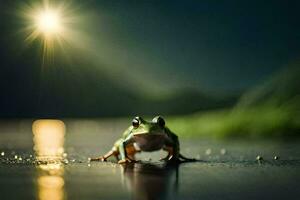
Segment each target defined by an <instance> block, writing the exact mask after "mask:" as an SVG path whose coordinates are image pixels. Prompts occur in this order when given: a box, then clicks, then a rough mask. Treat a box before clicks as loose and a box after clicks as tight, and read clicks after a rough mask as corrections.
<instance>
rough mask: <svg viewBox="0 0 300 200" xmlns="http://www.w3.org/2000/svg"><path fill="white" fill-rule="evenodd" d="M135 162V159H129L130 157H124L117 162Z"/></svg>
mask: <svg viewBox="0 0 300 200" xmlns="http://www.w3.org/2000/svg"><path fill="white" fill-rule="evenodd" d="M135 162H137V161H136V160H133V159H130V158H125V159H122V160H119V161H118V164H126V163H135Z"/></svg>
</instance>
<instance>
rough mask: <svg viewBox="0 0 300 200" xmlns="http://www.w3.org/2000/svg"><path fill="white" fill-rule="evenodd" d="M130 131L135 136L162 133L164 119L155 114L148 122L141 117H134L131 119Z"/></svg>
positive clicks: (163, 130) (163, 131)
mask: <svg viewBox="0 0 300 200" xmlns="http://www.w3.org/2000/svg"><path fill="white" fill-rule="evenodd" d="M131 132H132V133H133V135H135V136H141V135H148V134H151V135H162V134H164V133H165V120H164V119H163V118H162V117H161V116H156V117H154V118H153V119H152V121H151V122H148V121H146V120H144V119H143V118H141V117H135V118H133V120H132V130H131Z"/></svg>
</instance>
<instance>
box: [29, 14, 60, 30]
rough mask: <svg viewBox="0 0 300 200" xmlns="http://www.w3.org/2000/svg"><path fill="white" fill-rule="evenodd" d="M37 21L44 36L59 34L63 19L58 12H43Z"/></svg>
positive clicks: (37, 17)
mask: <svg viewBox="0 0 300 200" xmlns="http://www.w3.org/2000/svg"><path fill="white" fill-rule="evenodd" d="M35 20H36V21H35V23H36V27H37V29H38V31H40V32H43V33H44V34H57V33H59V32H60V30H61V18H60V15H59V13H58V12H57V11H53V10H45V11H42V12H40V13H39V14H38V15H37V16H36V19H35Z"/></svg>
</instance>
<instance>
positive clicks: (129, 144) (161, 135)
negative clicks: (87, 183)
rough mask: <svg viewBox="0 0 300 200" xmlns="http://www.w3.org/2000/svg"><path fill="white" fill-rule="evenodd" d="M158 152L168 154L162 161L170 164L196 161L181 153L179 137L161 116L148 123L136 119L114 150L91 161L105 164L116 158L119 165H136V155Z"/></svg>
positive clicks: (117, 142)
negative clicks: (109, 159) (112, 157)
mask: <svg viewBox="0 0 300 200" xmlns="http://www.w3.org/2000/svg"><path fill="white" fill-rule="evenodd" d="M158 150H164V151H166V152H167V156H166V157H165V158H161V159H160V161H166V162H168V163H170V162H172V163H179V162H186V161H195V159H193V158H187V157H185V156H183V155H182V154H181V153H180V144H179V139H178V136H177V135H176V134H175V133H173V132H172V131H171V130H170V129H169V128H168V127H167V126H166V122H165V120H164V118H163V117H162V116H160V115H158V116H156V117H154V118H153V119H152V120H151V121H146V120H144V119H143V118H142V117H140V116H136V117H134V118H133V119H132V123H131V125H130V126H129V127H128V128H127V129H126V130H125V131H124V132H123V135H122V137H121V138H119V139H118V140H117V141H116V142H115V143H114V145H113V147H112V149H111V150H110V151H108V152H107V153H106V154H104V155H102V156H100V157H97V158H92V159H91V161H102V162H105V161H107V159H108V158H109V157H111V156H114V157H115V158H116V159H117V161H118V163H119V164H126V163H134V162H137V160H135V155H136V153H140V152H153V151H158Z"/></svg>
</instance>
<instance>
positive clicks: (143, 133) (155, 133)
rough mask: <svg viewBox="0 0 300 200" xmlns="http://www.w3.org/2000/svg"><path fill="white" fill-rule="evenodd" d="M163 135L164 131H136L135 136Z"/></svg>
mask: <svg viewBox="0 0 300 200" xmlns="http://www.w3.org/2000/svg"><path fill="white" fill-rule="evenodd" d="M161 135H163V133H162V132H154V133H152V132H150V133H149V132H140V133H134V136H161Z"/></svg>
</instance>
